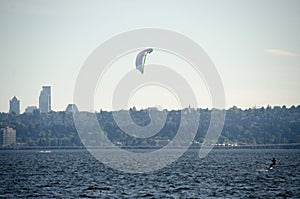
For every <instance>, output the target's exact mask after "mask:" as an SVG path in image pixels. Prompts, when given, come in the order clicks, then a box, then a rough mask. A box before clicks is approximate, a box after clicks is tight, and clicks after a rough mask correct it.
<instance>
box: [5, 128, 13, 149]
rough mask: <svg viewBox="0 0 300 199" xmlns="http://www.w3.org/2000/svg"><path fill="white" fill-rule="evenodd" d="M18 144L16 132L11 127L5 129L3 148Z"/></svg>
mask: <svg viewBox="0 0 300 199" xmlns="http://www.w3.org/2000/svg"><path fill="white" fill-rule="evenodd" d="M13 144H16V130H15V129H13V128H10V127H6V128H4V129H3V146H4V147H5V146H10V145H13Z"/></svg>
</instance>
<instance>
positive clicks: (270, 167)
mask: <svg viewBox="0 0 300 199" xmlns="http://www.w3.org/2000/svg"><path fill="white" fill-rule="evenodd" d="M275 164H276V159H275V158H274V157H273V159H272V163H271V164H270V166H269V168H268V169H272V168H273V166H274V165H275Z"/></svg>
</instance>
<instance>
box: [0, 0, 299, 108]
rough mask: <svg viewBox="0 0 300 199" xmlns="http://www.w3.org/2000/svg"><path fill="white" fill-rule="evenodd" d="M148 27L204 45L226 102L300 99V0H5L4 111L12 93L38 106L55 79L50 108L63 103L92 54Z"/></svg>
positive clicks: (0, 52) (1, 2) (1, 40)
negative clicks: (125, 34)
mask: <svg viewBox="0 0 300 199" xmlns="http://www.w3.org/2000/svg"><path fill="white" fill-rule="evenodd" d="M144 27H153V28H164V29H169V30H174V31H177V32H179V33H181V34H184V35H186V36H188V37H189V38H191V39H193V40H194V41H196V42H197V43H198V44H199V45H200V46H201V47H202V48H203V49H205V51H206V52H207V53H208V55H209V56H210V58H211V59H212V60H213V62H214V63H215V65H216V67H217V69H218V71H219V73H220V76H221V78H222V81H223V84H224V88H225V94H226V104H227V107H231V106H233V105H237V106H239V107H243V108H246V107H254V106H255V105H256V106H266V105H268V104H270V105H271V106H274V105H287V106H291V105H298V104H300V92H299V91H300V36H299V35H300V1H298V0H294V1H290V0H282V1H276V0H270V1H263V0H257V1H256V0H252V1H242V0H230V1H229V0H223V1H213V0H210V1H199V0H195V1H174V0H172V1H156V0H151V1H112V0H107V1H101V0H100V1H73V0H72V1H71V0H70V1H55V0H43V1H41V0H36V1H31V0H27V1H25V0H18V1H16V0H7V1H6V0H0V28H1V31H0V70H1V73H0V93H1V94H0V112H8V107H9V100H10V99H11V98H12V97H13V96H14V95H15V96H17V98H18V99H20V101H21V112H23V111H24V109H25V108H26V107H27V106H29V105H36V106H38V96H39V93H40V91H41V87H42V86H43V85H50V86H52V108H53V109H54V110H64V109H65V107H66V106H67V104H69V103H72V99H73V89H74V84H75V81H76V77H77V75H78V73H79V70H80V68H81V66H82V64H83V62H84V61H85V60H86V58H87V57H88V55H89V54H90V53H91V52H92V51H93V50H94V49H95V48H96V47H98V46H99V45H100V44H101V43H102V42H104V41H106V40H107V39H109V38H111V37H112V36H114V35H117V34H119V33H121V32H125V31H129V30H133V29H137V28H144ZM150 89H153V88H150ZM140 95H147V93H140ZM157 103H159V102H157ZM201 106H202V107H205V106H206V104H205V103H204V104H201ZM207 106H208V105H207ZM96 108H99V107H96ZM103 108H105V107H103Z"/></svg>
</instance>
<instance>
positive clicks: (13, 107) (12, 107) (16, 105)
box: [9, 96, 20, 115]
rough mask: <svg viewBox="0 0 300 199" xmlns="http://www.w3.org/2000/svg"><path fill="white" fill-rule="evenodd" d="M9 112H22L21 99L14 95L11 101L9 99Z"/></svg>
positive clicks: (17, 113)
mask: <svg viewBox="0 0 300 199" xmlns="http://www.w3.org/2000/svg"><path fill="white" fill-rule="evenodd" d="M9 113H10V114H16V115H19V114H20V101H19V100H18V99H17V98H16V96H14V97H13V98H12V99H11V100H10V101H9Z"/></svg>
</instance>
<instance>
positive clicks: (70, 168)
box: [0, 149, 300, 198]
mask: <svg viewBox="0 0 300 199" xmlns="http://www.w3.org/2000/svg"><path fill="white" fill-rule="evenodd" d="M273 156H274V157H276V159H277V160H278V162H277V165H276V166H275V167H274V169H273V170H270V171H263V172H257V171H256V169H260V168H265V167H266V166H267V165H268V164H269V163H270V160H271V158H272V157H273ZM0 196H1V198H79V197H82V198H143V197H144V198H300V150H246V149H238V150H237V149H236V150H213V151H212V152H211V153H210V154H209V155H208V156H207V157H206V158H204V159H199V157H198V150H189V151H188V152H187V153H185V154H184V155H183V156H182V157H181V158H180V159H179V160H178V161H176V162H175V163H173V164H172V165H170V166H169V167H166V168H164V169H162V170H159V171H156V172H152V173H149V174H127V173H123V172H120V171H115V170H113V169H110V168H108V167H106V166H105V165H103V164H102V163H100V162H98V161H97V160H96V159H95V158H93V156H91V155H90V154H89V153H88V152H87V151H86V150H52V153H39V151H34V150H19V151H0Z"/></svg>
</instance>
